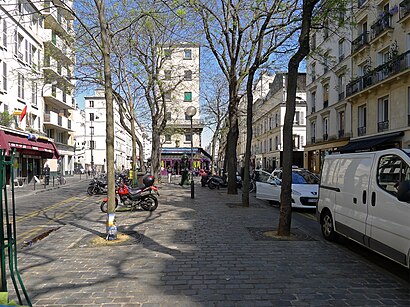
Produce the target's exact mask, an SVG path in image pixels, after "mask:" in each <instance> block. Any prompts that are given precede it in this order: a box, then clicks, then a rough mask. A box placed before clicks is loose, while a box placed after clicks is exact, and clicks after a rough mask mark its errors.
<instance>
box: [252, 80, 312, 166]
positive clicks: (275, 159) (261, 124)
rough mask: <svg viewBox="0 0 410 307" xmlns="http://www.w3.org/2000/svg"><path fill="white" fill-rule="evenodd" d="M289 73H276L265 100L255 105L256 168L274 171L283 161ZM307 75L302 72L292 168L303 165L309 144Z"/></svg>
mask: <svg viewBox="0 0 410 307" xmlns="http://www.w3.org/2000/svg"><path fill="white" fill-rule="evenodd" d="M287 77H288V76H287V73H277V74H276V75H275V76H274V79H273V81H272V82H271V83H270V85H269V87H270V90H269V92H268V93H267V95H266V96H265V97H260V98H259V99H257V100H256V101H255V103H254V106H253V138H252V149H251V152H252V161H251V164H252V165H253V166H255V167H256V168H262V169H266V170H274V169H275V168H278V167H281V166H282V162H283V145H282V144H283V142H282V140H283V125H284V120H285V113H286V91H287ZM305 88H306V74H304V73H299V75H298V86H297V93H296V110H295V119H294V123H293V162H292V163H293V165H297V166H299V167H301V166H303V147H304V145H305V141H306V121H305V116H306V90H305Z"/></svg>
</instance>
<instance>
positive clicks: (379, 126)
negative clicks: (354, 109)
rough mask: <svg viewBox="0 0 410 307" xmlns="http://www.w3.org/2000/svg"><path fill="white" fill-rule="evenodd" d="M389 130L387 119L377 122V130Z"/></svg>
mask: <svg viewBox="0 0 410 307" xmlns="http://www.w3.org/2000/svg"><path fill="white" fill-rule="evenodd" d="M386 130H389V121H388V120H385V121H382V122H378V123H377V131H379V132H383V131H386Z"/></svg>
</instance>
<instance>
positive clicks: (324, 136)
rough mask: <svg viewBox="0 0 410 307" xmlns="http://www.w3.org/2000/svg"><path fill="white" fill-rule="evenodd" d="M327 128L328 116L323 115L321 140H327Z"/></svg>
mask: <svg viewBox="0 0 410 307" xmlns="http://www.w3.org/2000/svg"><path fill="white" fill-rule="evenodd" d="M328 128H329V117H324V118H323V141H327V139H328V138H329V134H328Z"/></svg>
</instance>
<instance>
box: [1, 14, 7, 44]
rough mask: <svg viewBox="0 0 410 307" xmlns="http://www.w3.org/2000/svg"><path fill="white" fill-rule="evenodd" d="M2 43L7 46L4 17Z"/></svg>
mask: <svg viewBox="0 0 410 307" xmlns="http://www.w3.org/2000/svg"><path fill="white" fill-rule="evenodd" d="M2 45H3V47H4V48H7V21H6V20H5V19H3V35H2Z"/></svg>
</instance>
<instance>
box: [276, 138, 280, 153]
mask: <svg viewBox="0 0 410 307" xmlns="http://www.w3.org/2000/svg"><path fill="white" fill-rule="evenodd" d="M275 149H276V150H280V146H279V137H278V136H275Z"/></svg>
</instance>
